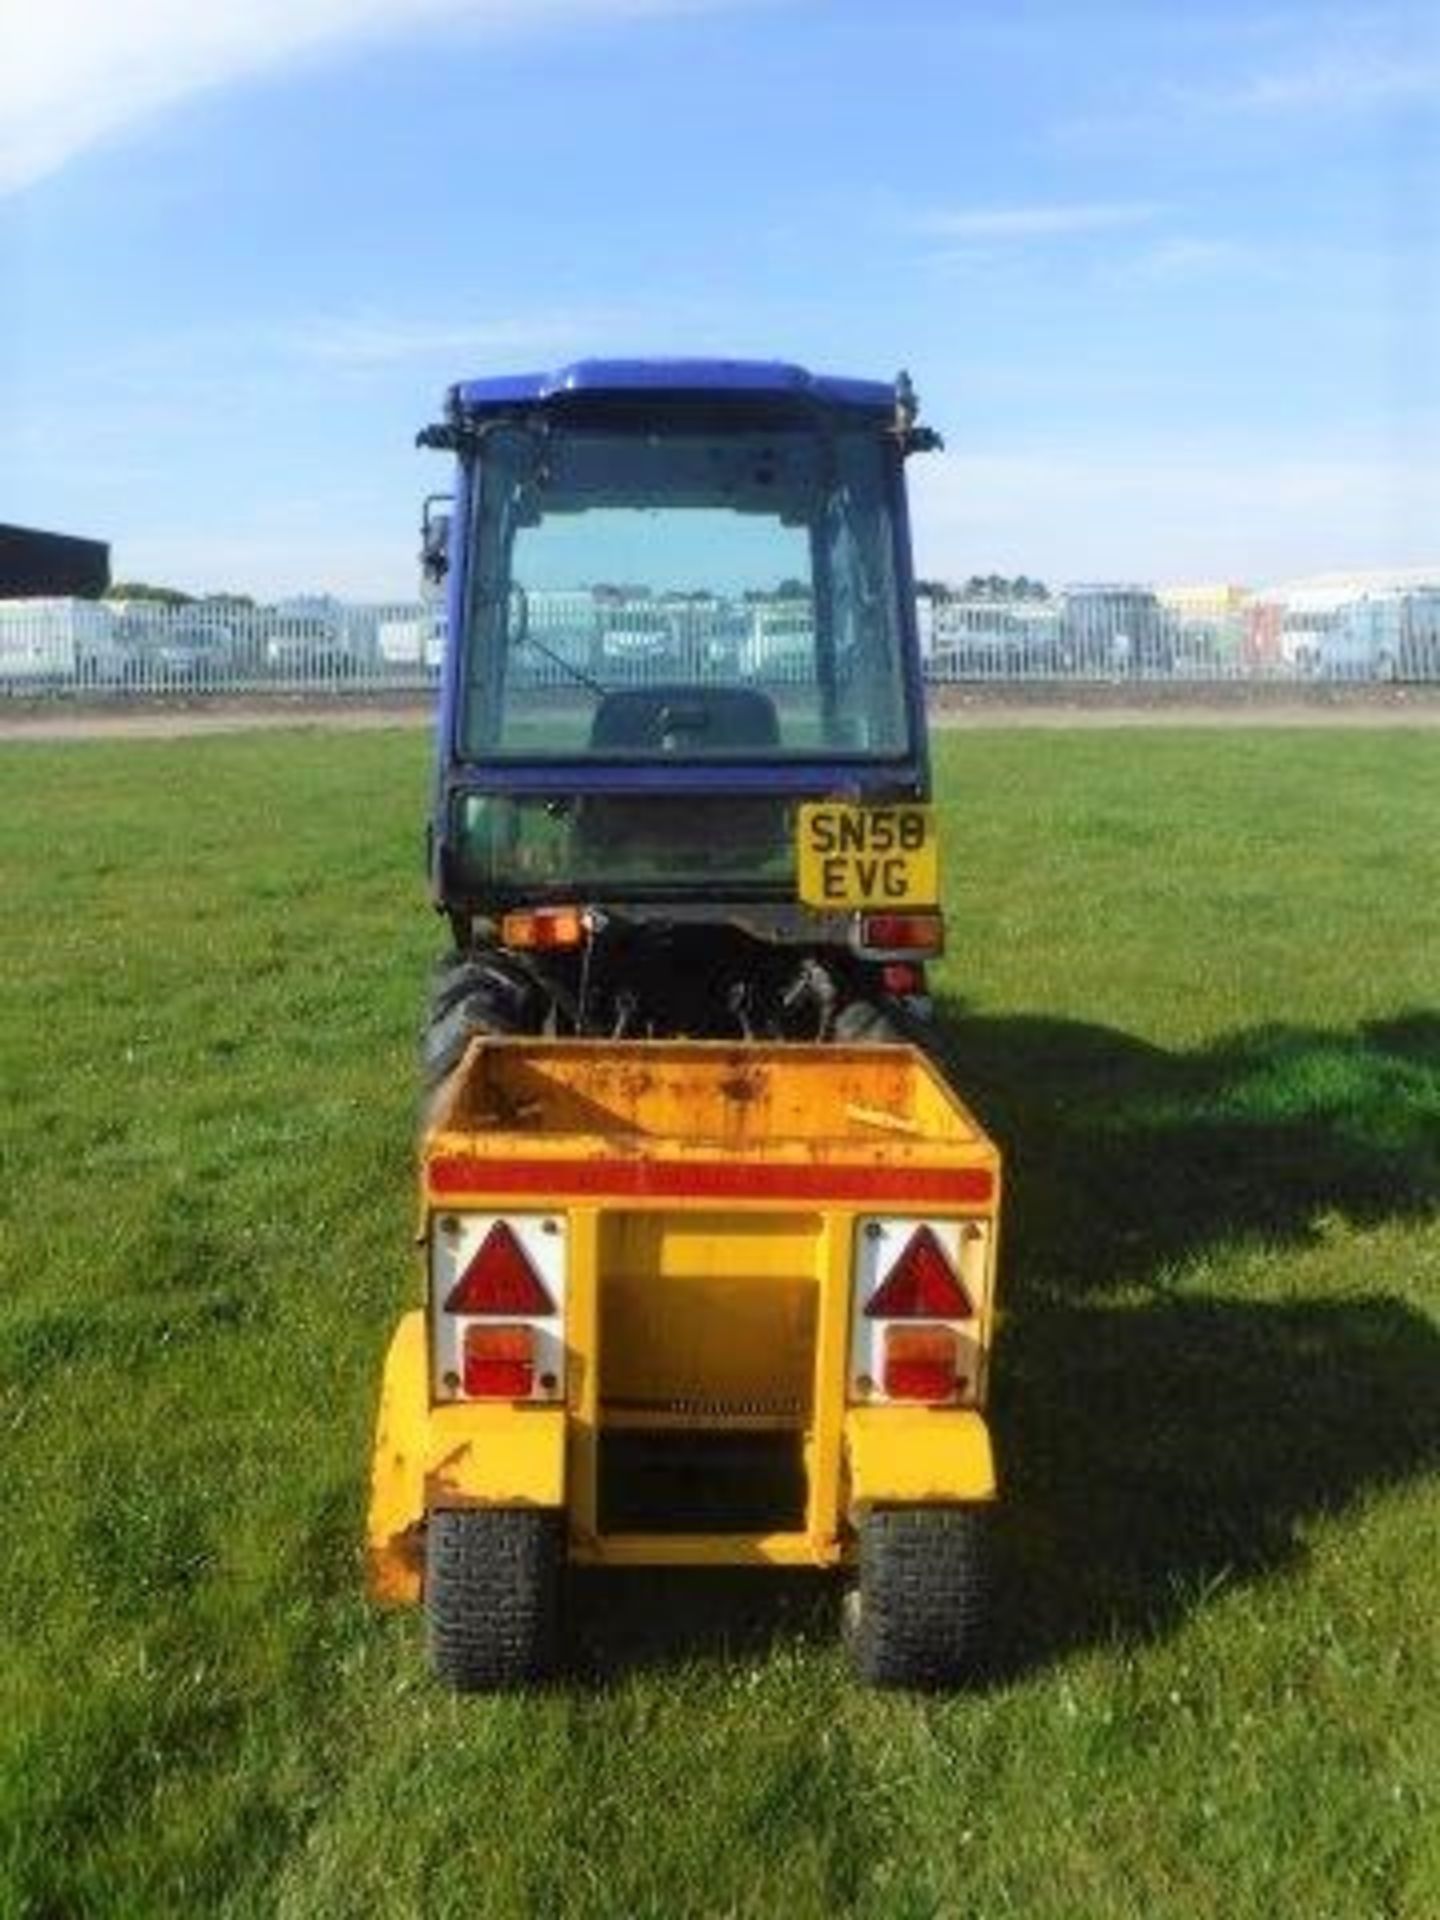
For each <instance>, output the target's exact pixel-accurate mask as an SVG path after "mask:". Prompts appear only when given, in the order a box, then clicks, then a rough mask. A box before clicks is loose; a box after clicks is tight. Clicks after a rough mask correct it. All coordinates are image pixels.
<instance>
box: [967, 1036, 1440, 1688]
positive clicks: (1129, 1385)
mask: <svg viewBox="0 0 1440 1920" xmlns="http://www.w3.org/2000/svg"><path fill="white" fill-rule="evenodd" d="M943 1012H944V1014H945V1016H946V1018H945V1020H944V1039H945V1047H944V1050H945V1053H946V1055H947V1064H948V1065H949V1068H950V1071H951V1072H952V1074H953V1075H954V1078H955V1083H956V1084H957V1085H958V1086H960V1087H962V1088H964V1089H965V1092H966V1096H967V1098H969V1099H971V1100H972V1101H973V1104H974V1105H975V1107H976V1108H977V1110H978V1111H979V1112H980V1113H981V1114H982V1115H983V1116H984V1118H985V1121H986V1124H987V1126H988V1127H989V1128H990V1129H991V1131H992V1132H993V1133H994V1134H995V1135H996V1137H997V1138H998V1139H999V1140H1000V1142H1001V1143H1002V1146H1003V1148H1004V1151H1005V1154H1006V1167H1007V1181H1008V1187H1007V1194H1006V1203H1005V1241H1004V1248H1003V1252H1002V1273H1001V1287H1002V1294H1001V1298H1002V1301H1003V1302H1004V1303H1005V1309H1006V1311H1005V1317H1004V1325H1003V1331H1002V1334H1001V1342H1000V1346H999V1350H998V1353H997V1365H996V1372H995V1405H994V1414H995V1421H996V1426H997V1430H998V1438H999V1444H1000V1447H1001V1450H1002V1454H1001V1457H1002V1469H1003V1473H1004V1480H1005V1503H1004V1508H1003V1526H1002V1540H1001V1546H1002V1551H1001V1564H1000V1568H999V1578H1000V1588H1001V1591H1000V1593H999V1595H998V1601H999V1605H998V1609H997V1611H998V1622H999V1625H998V1636H997V1637H998V1642H999V1644H998V1646H997V1656H998V1664H999V1670H1000V1674H1001V1676H1002V1677H1003V1676H1005V1675H1007V1674H1013V1673H1016V1672H1020V1671H1025V1670H1027V1669H1030V1668H1033V1667H1035V1666H1038V1665H1043V1664H1045V1663H1046V1662H1048V1661H1050V1660H1052V1659H1055V1658H1057V1657H1060V1656H1062V1655H1063V1654H1065V1653H1066V1652H1068V1651H1070V1650H1072V1649H1074V1648H1076V1647H1078V1646H1083V1645H1086V1644H1094V1643H1096V1642H1105V1641H1110V1640H1112V1639H1114V1638H1115V1637H1116V1636H1117V1635H1118V1636H1129V1637H1137V1638H1145V1637H1148V1636H1151V1635H1155V1634H1159V1633H1163V1632H1165V1631H1167V1630H1168V1629H1170V1628H1171V1627H1173V1626H1174V1625H1176V1624H1178V1623H1179V1622H1180V1621H1181V1620H1182V1619H1183V1618H1185V1617H1186V1616H1187V1615H1188V1614H1189V1613H1190V1612H1191V1611H1193V1610H1194V1609H1195V1608H1196V1607H1198V1606H1200V1605H1202V1604H1204V1602H1205V1600H1206V1599H1207V1598H1208V1597H1209V1596H1210V1595H1212V1594H1213V1593H1215V1592H1216V1591H1218V1590H1220V1589H1221V1588H1223V1587H1225V1586H1228V1585H1230V1584H1233V1583H1235V1582H1244V1581H1249V1580H1254V1579H1257V1578H1262V1577H1265V1576H1267V1575H1270V1574H1273V1573H1276V1572H1280V1571H1283V1570H1284V1569H1285V1568H1286V1567H1288V1566H1291V1565H1294V1564H1296V1563H1297V1562H1299V1561H1301V1560H1302V1559H1303V1556H1304V1553H1305V1545H1304V1538H1303V1534H1304V1529H1305V1526H1306V1524H1307V1523H1308V1522H1310V1521H1311V1520H1314V1519H1316V1518H1319V1517H1321V1516H1324V1515H1335V1514H1339V1513H1341V1512H1343V1511H1344V1510H1345V1509H1346V1508H1348V1507H1350V1506H1351V1505H1353V1504H1354V1503H1356V1502H1357V1501H1360V1500H1362V1499H1363V1498H1364V1497H1365V1496H1366V1495H1367V1494H1368V1493H1371V1492H1373V1491H1379V1490H1382V1489H1383V1488H1385V1487H1387V1486H1395V1485H1399V1484H1401V1483H1403V1482H1405V1481H1407V1480H1410V1479H1413V1478H1415V1477H1416V1476H1418V1475H1421V1474H1424V1473H1426V1472H1427V1471H1433V1470H1434V1469H1436V1468H1437V1467H1440V1336H1437V1334H1436V1331H1435V1328H1434V1327H1433V1325H1431V1323H1430V1322H1429V1321H1428V1320H1427V1319H1426V1318H1425V1317H1424V1316H1423V1315H1422V1314H1421V1313H1419V1312H1418V1311H1416V1310H1415V1308H1413V1307H1412V1306H1410V1305H1409V1304H1407V1303H1406V1302H1405V1301H1404V1300H1403V1299H1401V1298H1399V1297H1398V1296H1396V1295H1394V1294H1391V1293H1389V1292H1387V1288H1386V1275H1385V1274H1384V1272H1383V1271H1376V1272H1372V1273H1368V1274H1365V1273H1362V1274H1357V1275H1354V1276H1353V1278H1354V1286H1353V1290H1352V1289H1351V1288H1349V1287H1347V1289H1346V1291H1345V1292H1344V1293H1343V1294H1339V1295H1336V1296H1334V1297H1329V1298H1327V1297H1316V1296H1312V1297H1310V1298H1303V1297H1301V1298H1296V1299H1294V1300H1283V1301H1266V1300H1254V1301H1247V1300H1244V1299H1243V1298H1242V1299H1237V1298H1234V1297H1233V1296H1226V1297H1219V1296H1217V1295H1215V1294H1213V1293H1211V1292H1209V1291H1207V1290H1206V1288H1205V1282H1204V1276H1203V1273H1197V1272H1196V1267H1197V1266H1198V1265H1200V1264H1201V1263H1203V1261H1204V1259H1205V1257H1206V1256H1207V1254H1209V1253H1211V1252H1214V1253H1216V1254H1220V1253H1222V1251H1223V1253H1224V1254H1225V1256H1226V1257H1227V1258H1233V1257H1234V1255H1235V1253H1236V1251H1237V1250H1243V1249H1247V1248H1248V1249H1250V1250H1252V1251H1253V1252H1254V1253H1255V1255H1256V1256H1257V1257H1259V1258H1262V1259H1263V1258H1264V1257H1265V1256H1266V1255H1267V1254H1269V1253H1270V1252H1272V1251H1275V1252H1279V1251H1283V1250H1285V1249H1300V1248H1305V1247H1308V1246H1318V1245H1320V1244H1321V1242H1322V1241H1323V1240H1324V1238H1325V1237H1326V1236H1327V1234H1331V1235H1334V1234H1341V1235H1343V1234H1344V1233H1345V1232H1347V1231H1348V1230H1350V1229H1362V1228H1372V1227H1378V1226H1380V1225H1381V1224H1383V1223H1384V1222H1386V1221H1395V1220H1399V1221H1403V1220H1411V1221H1415V1222H1417V1223H1418V1222H1423V1221H1425V1220H1427V1219H1433V1218H1435V1217H1436V1215H1437V1211H1440V1016H1437V1015H1435V1014H1433V1013H1429V1012H1425V1013H1414V1014H1408V1015H1406V1016H1403V1017H1401V1018H1397V1019H1394V1020H1389V1021H1385V1022H1377V1023H1374V1024H1372V1025H1367V1026H1365V1027H1362V1028H1360V1029H1358V1030H1355V1031H1350V1032H1335V1031H1327V1030H1320V1029H1301V1028H1292V1027H1269V1028H1262V1029H1255V1030H1252V1031H1248V1032H1244V1033H1240V1034H1236V1035H1233V1036H1228V1037H1226V1038H1224V1039H1222V1040H1221V1041H1219V1042H1217V1043H1216V1044H1214V1045H1213V1046H1210V1047H1207V1048H1205V1049H1202V1050H1200V1051H1198V1052H1195V1053H1189V1054H1171V1053H1166V1052H1164V1051H1163V1050H1161V1049H1158V1048H1154V1047H1151V1046H1149V1045H1146V1044H1145V1043H1143V1042H1141V1041H1138V1040H1136V1039H1134V1038H1133V1037H1131V1036H1128V1035H1126V1034H1122V1033H1117V1032H1115V1031H1113V1030H1110V1029H1107V1028H1103V1027H1097V1026H1088V1025H1081V1024H1078V1023H1074V1022H1066V1021H1057V1020H1047V1019H1040V1018H1026V1017H1014V1018H1007V1019H972V1018H967V1017H966V1016H965V1015H964V1013H963V1012H961V1011H959V1010H958V1009H951V1008H946V1009H943ZM1354 1248H1355V1254H1354V1257H1355V1258H1356V1259H1364V1258H1367V1257H1370V1256H1369V1253H1368V1250H1367V1248H1366V1246H1365V1243H1364V1242H1363V1241H1362V1240H1359V1239H1357V1240H1356V1241H1355V1242H1354Z"/></svg>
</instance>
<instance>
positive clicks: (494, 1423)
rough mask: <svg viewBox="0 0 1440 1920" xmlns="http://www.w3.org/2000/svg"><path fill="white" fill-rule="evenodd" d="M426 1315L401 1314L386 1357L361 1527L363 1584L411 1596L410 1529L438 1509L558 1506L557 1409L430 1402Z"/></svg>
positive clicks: (414, 1565)
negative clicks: (364, 1552) (367, 1499)
mask: <svg viewBox="0 0 1440 1920" xmlns="http://www.w3.org/2000/svg"><path fill="white" fill-rule="evenodd" d="M428 1366H429V1355H428V1351H427V1345H426V1339H425V1316H424V1314H423V1313H422V1312H419V1311H416V1312H414V1313H407V1314H406V1315H404V1317H403V1318H402V1319H401V1322H400V1325H399V1327H398V1328H397V1329H396V1332H395V1337H394V1339H393V1340H392V1341H391V1343H390V1351H389V1354H388V1355H387V1356H386V1361H385V1377H384V1383H383V1386H382V1389H381V1401H380V1423H379V1430H378V1432H377V1435H376V1440H375V1451H374V1456H373V1461H372V1468H371V1488H370V1512H369V1519H368V1524H367V1529H366V1536H367V1539H366V1545H367V1566H368V1575H369V1584H370V1591H371V1593H372V1594H373V1596H374V1597H375V1598H376V1599H377V1600H380V1601H384V1602H388V1603H391V1604H397V1603H404V1602H407V1601H413V1600H415V1599H417V1598H418V1597H419V1589H420V1553H419V1540H418V1530H419V1528H420V1527H421V1525H422V1524H423V1522H424V1520H425V1516H426V1515H427V1514H428V1513H430V1512H432V1511H434V1510H435V1509H437V1508H443V1507H480V1506H506V1507H514V1506H532V1507H556V1508H559V1507H563V1506H564V1505H565V1437H566V1433H565V1429H566V1422H565V1412H564V1409H563V1408H561V1407H514V1406H511V1405H509V1404H507V1403H497V1402H469V1403H464V1402H452V1403H450V1404H448V1405H445V1406H432V1405H431V1404H430V1383H429V1378H428Z"/></svg>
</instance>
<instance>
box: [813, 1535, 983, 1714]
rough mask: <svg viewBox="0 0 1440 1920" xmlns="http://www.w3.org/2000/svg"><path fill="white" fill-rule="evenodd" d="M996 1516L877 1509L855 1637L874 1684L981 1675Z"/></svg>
mask: <svg viewBox="0 0 1440 1920" xmlns="http://www.w3.org/2000/svg"><path fill="white" fill-rule="evenodd" d="M990 1518H991V1516H990V1510H989V1509H988V1508H987V1507H981V1506H971V1507H965V1506H953V1507H942V1506H934V1507H876V1508H873V1509H872V1510H871V1511H870V1512H869V1513H868V1514H866V1515H865V1517H864V1518H863V1519H862V1520H861V1522H860V1527H859V1536H860V1571H859V1581H858V1586H857V1588H856V1589H855V1590H854V1591H853V1593H852V1595H851V1596H850V1598H851V1605H850V1606H849V1607H848V1608H847V1617H846V1629H847V1632H846V1638H847V1640H848V1642H849V1651H850V1658H851V1661H852V1663H853V1665H854V1668H855V1671H856V1674H857V1675H858V1677H859V1678H860V1679H861V1680H863V1681H864V1682H865V1683H866V1684H867V1685H868V1686H872V1687H915V1688H927V1689H931V1688H940V1687H951V1686H955V1685H957V1684H959V1683H961V1682H964V1681H966V1680H970V1679H973V1678H974V1677H975V1676H976V1675H977V1674H978V1673H979V1671H980V1668H981V1665H982V1659H983V1654H984V1648H985V1640H986V1636H987V1631H988V1627H989V1621H990V1597H991V1578H990Z"/></svg>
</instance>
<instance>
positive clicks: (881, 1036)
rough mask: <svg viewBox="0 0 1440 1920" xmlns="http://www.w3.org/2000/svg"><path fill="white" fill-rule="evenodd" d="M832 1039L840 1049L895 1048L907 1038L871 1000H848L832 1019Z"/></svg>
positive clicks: (896, 1023) (882, 1009)
mask: <svg viewBox="0 0 1440 1920" xmlns="http://www.w3.org/2000/svg"><path fill="white" fill-rule="evenodd" d="M834 1033H835V1038H836V1039H837V1040H838V1041H840V1042H841V1043H842V1044H843V1045H845V1046H847V1047H850V1046H862V1047H863V1046H874V1047H898V1046H899V1045H900V1044H901V1043H902V1042H903V1041H904V1040H905V1039H906V1038H907V1037H908V1036H907V1035H906V1034H904V1033H903V1032H902V1031H901V1029H900V1026H899V1023H898V1022H897V1021H895V1020H893V1019H892V1018H891V1016H890V1015H889V1014H888V1013H887V1012H886V1011H885V1009H884V1008H883V1007H881V1006H877V1005H876V1003H875V1002H874V1001H873V1000H851V1001H850V1002H849V1003H848V1004H847V1005H846V1006H843V1007H842V1008H841V1009H840V1011H839V1013H837V1014H836V1016H835V1027H834Z"/></svg>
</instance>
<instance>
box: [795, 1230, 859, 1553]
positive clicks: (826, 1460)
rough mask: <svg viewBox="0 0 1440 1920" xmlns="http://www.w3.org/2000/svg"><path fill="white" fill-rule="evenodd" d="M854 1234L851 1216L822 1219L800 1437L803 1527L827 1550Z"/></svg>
mask: <svg viewBox="0 0 1440 1920" xmlns="http://www.w3.org/2000/svg"><path fill="white" fill-rule="evenodd" d="M854 1238H855V1228H854V1223H853V1221H852V1220H851V1219H850V1217H849V1216H848V1215H845V1214H838V1215H837V1214H832V1215H831V1217H830V1219H829V1220H828V1221H827V1223H826V1233H825V1240H824V1245H823V1248H822V1259H823V1262H824V1265H823V1269H822V1274H821V1289H820V1316H819V1321H820V1324H819V1328H818V1337H817V1339H816V1341H815V1356H814V1361H813V1366H814V1386H813V1389H812V1402H813V1416H812V1419H811V1425H810V1431H809V1433H808V1435H807V1436H806V1442H805V1472H806V1486H807V1488H808V1500H807V1503H806V1513H805V1525H806V1531H807V1532H808V1533H809V1536H810V1539H811V1541H812V1543H814V1544H815V1545H816V1546H817V1547H821V1548H824V1549H825V1550H826V1551H828V1550H829V1549H830V1548H831V1547H832V1546H833V1545H835V1544H836V1543H837V1542H838V1541H839V1538H840V1467H841V1430H842V1423H843V1419H844V1411H845V1377H846V1375H845V1356H846V1348H847V1345H848V1342H849V1334H850V1268H851V1260H852V1247H853V1242H854Z"/></svg>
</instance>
